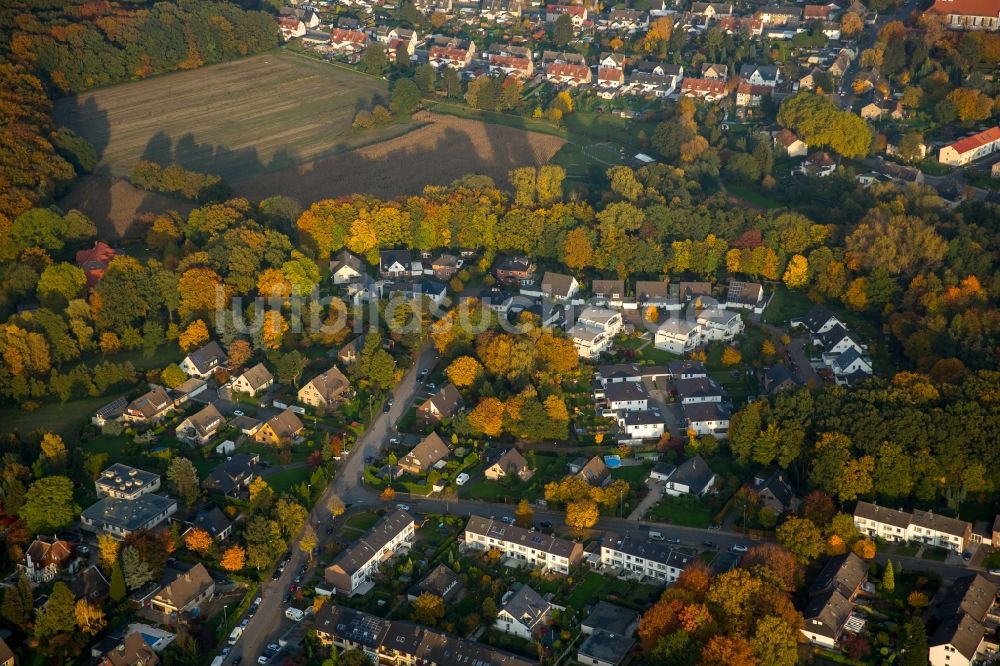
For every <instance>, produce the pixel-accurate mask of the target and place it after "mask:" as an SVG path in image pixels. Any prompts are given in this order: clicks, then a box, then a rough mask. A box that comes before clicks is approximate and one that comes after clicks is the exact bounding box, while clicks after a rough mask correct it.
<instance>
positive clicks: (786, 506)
mask: <svg viewBox="0 0 1000 666" xmlns="http://www.w3.org/2000/svg"><path fill="white" fill-rule="evenodd" d="M753 489H754V491H755V492H756V493H757V496H758V497H760V501H761V504H763V505H764V506H766V507H768V508H769V509H771V510H772V511H774V513H775V514H776V515H781V514H783V513H785V512H786V511H795V510H797V509H798V506H799V500H798V498H797V497H796V496H795V491H793V490H792V484H791V482H790V481H789V480H788V474H787V473H786V472H785V471H784V470H783V469H781V468H778V467H773V466H771V467H765V468H764V469H762V470H761V471H759V472H757V473H756V474H754V477H753Z"/></svg>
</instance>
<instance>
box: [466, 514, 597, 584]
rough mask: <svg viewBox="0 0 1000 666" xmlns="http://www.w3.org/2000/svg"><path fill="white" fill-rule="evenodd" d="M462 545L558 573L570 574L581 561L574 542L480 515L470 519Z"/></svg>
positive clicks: (581, 550)
mask: <svg viewBox="0 0 1000 666" xmlns="http://www.w3.org/2000/svg"><path fill="white" fill-rule="evenodd" d="M465 545H466V547H467V548H477V549H479V550H491V549H497V550H500V551H501V552H503V554H504V556H505V557H509V558H513V559H516V560H523V561H526V562H528V563H530V564H532V565H533V566H536V567H539V568H542V569H548V570H549V571H555V572H558V573H569V570H570V567H572V566H575V565H576V564H578V563H579V562H580V560H582V559H583V546H582V545H580V544H579V543H577V542H575V541H568V540H566V539H560V538H558V537H554V536H552V535H549V534H542V533H541V532H535V531H532V530H526V529H524V528H523V527H517V526H516V525H508V524H507V523H504V522H502V521H499V520H493V519H492V518H483V517H482V516H471V517H470V518H469V522H468V523H466V525H465Z"/></svg>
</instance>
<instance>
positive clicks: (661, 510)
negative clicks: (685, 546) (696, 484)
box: [649, 496, 713, 529]
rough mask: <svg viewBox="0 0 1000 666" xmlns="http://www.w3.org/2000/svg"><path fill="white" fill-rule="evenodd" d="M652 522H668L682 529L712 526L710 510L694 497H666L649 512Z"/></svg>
mask: <svg viewBox="0 0 1000 666" xmlns="http://www.w3.org/2000/svg"><path fill="white" fill-rule="evenodd" d="M649 515H650V517H651V518H652V519H653V520H657V521H661V522H664V521H666V522H670V523H673V524H674V525H680V526H682V527H700V528H702V529H704V528H706V527H708V526H709V525H711V524H712V518H713V514H712V510H711V509H709V508H708V507H707V506H705V505H704V504H702V502H701V501H700V500H699V499H698V498H696V497H690V496H685V497H666V498H664V499H663V500H662V501H660V503H659V504H657V505H656V506H654V507H653V509H652V511H650V514H649Z"/></svg>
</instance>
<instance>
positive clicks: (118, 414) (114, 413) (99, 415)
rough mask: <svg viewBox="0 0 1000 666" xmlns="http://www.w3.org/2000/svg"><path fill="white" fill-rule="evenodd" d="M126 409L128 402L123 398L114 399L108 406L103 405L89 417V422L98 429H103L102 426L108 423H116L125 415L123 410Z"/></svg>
mask: <svg viewBox="0 0 1000 666" xmlns="http://www.w3.org/2000/svg"><path fill="white" fill-rule="evenodd" d="M127 408H128V400H126V399H125V398H124V397H120V398H115V399H114V400H112V401H111V402H109V403H108V404H106V405H104V406H103V407H101V408H100V409H98V410H97V411H96V412H94V415H93V416H92V417H90V422H91V423H93V424H94V425H95V426H97V427H98V428H103V427H104V424H105V423H107V422H108V421H118V420H120V419H121V418H122V416H123V415H124V414H125V410H126V409H127Z"/></svg>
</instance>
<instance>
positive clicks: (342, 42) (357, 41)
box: [330, 28, 368, 56]
mask: <svg viewBox="0 0 1000 666" xmlns="http://www.w3.org/2000/svg"><path fill="white" fill-rule="evenodd" d="M367 47H368V34H367V33H365V32H362V31H361V30H351V29H346V28H334V29H333V30H331V31H330V50H331V51H333V52H334V53H337V54H339V55H344V56H349V55H354V54H356V53H361V52H362V51H364V50H365V49H366V48H367Z"/></svg>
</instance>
